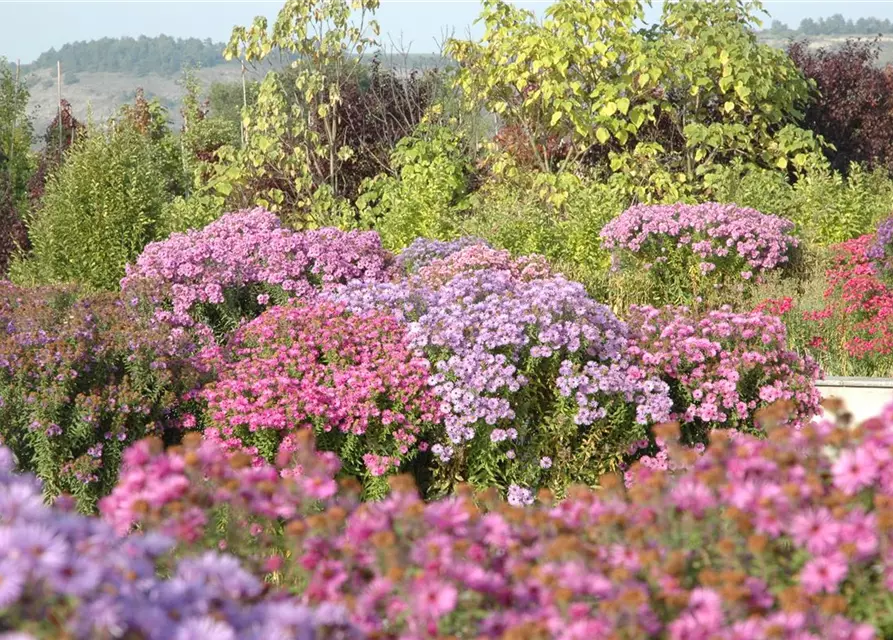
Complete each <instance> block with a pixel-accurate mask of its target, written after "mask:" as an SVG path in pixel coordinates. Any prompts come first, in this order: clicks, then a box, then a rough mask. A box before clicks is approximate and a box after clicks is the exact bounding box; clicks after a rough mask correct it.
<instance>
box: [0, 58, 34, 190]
mask: <svg viewBox="0 0 893 640" xmlns="http://www.w3.org/2000/svg"><path fill="white" fill-rule="evenodd" d="M29 99H30V94H29V92H28V87H27V86H26V85H25V83H23V82H21V81H20V80H19V78H18V77H17V76H16V72H15V69H14V68H13V67H10V65H9V64H8V63H7V62H6V60H5V59H4V58H0V172H2V173H3V174H5V176H4V177H5V179H6V180H5V185H6V188H8V189H11V191H12V196H13V200H14V201H15V202H16V203H21V202H23V200H24V196H25V191H26V190H27V186H28V180H29V178H30V177H31V172H32V171H33V168H34V167H33V164H34V163H33V157H32V155H31V151H30V148H31V141H32V137H33V129H32V125H31V119H30V118H29V117H28V113H27V110H28V100H29Z"/></svg>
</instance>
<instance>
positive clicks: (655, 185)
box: [450, 0, 815, 197]
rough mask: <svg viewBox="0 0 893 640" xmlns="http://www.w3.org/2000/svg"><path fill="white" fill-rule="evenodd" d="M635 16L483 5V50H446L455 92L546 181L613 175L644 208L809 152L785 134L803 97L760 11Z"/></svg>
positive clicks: (561, 5)
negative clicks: (538, 12)
mask: <svg viewBox="0 0 893 640" xmlns="http://www.w3.org/2000/svg"><path fill="white" fill-rule="evenodd" d="M643 8H644V4H643V2H640V1H639V0H558V1H557V2H555V3H554V4H553V5H551V6H550V7H549V8H548V9H547V10H546V13H545V19H544V20H543V21H542V22H541V23H540V22H539V21H537V20H536V19H535V16H534V15H533V14H532V13H531V12H529V11H524V10H520V9H517V8H515V7H514V6H512V5H510V4H508V3H507V2H504V1H503V0H485V3H484V10H483V14H482V17H481V20H482V21H483V22H484V25H485V33H484V37H483V38H482V40H481V41H479V42H472V41H455V40H454V41H452V42H451V43H450V50H451V51H452V53H453V55H454V56H455V57H456V59H457V60H458V62H459V64H460V71H459V73H458V81H457V89H459V90H460V91H461V92H462V93H463V94H464V95H465V96H467V97H468V98H469V99H470V100H473V101H478V102H479V103H480V104H482V105H483V106H484V107H485V108H487V109H489V110H490V111H492V112H494V113H496V114H497V115H498V116H499V118H500V120H501V123H502V125H504V126H506V127H513V128H515V129H516V130H517V131H519V132H520V134H519V137H521V138H522V139H523V140H526V143H527V151H528V152H529V153H530V155H532V156H533V157H535V158H536V164H537V166H538V167H539V169H540V170H541V171H543V172H560V171H563V170H565V169H567V168H568V167H572V166H574V164H575V163H579V162H583V163H584V164H595V165H597V166H600V167H603V168H607V166H609V167H610V169H611V170H612V171H613V172H614V175H615V179H616V180H617V181H626V184H625V186H624V188H625V189H629V190H630V191H631V192H633V193H635V194H637V195H639V196H643V195H644V194H646V193H649V194H652V195H653V194H655V193H658V194H662V196H665V197H678V196H679V195H680V194H681V193H682V192H683V191H684V190H685V189H686V188H687V185H690V184H692V183H693V182H694V181H695V178H696V177H701V176H703V175H704V174H705V173H707V172H709V171H710V170H711V168H712V167H714V166H716V165H717V164H719V163H724V162H727V161H730V160H731V159H733V158H741V159H744V160H746V161H747V162H750V163H755V164H758V165H760V166H777V167H780V168H783V169H785V168H787V167H788V165H789V163H791V162H797V163H802V162H803V161H805V158H806V155H805V154H806V153H807V152H808V151H810V150H812V149H814V148H815V142H814V141H813V140H812V138H811V136H810V135H809V134H808V132H805V131H803V130H800V129H798V128H797V127H794V126H791V123H792V122H795V121H796V120H797V119H798V118H799V117H800V115H801V113H800V111H799V109H798V107H799V105H800V104H801V103H802V102H803V101H804V100H805V99H806V97H807V94H808V85H807V83H806V81H805V80H804V78H803V77H802V76H801V75H800V73H799V72H798V71H797V69H796V67H795V66H794V65H793V64H792V63H791V61H790V60H789V59H788V58H787V56H786V55H785V54H784V52H783V51H778V50H776V49H773V48H771V47H769V46H768V45H763V44H760V43H759V42H758V41H757V38H756V34H755V33H754V32H753V30H752V28H751V24H752V23H753V22H754V21H755V19H756V16H757V14H758V13H759V11H761V5H760V3H759V2H757V1H750V0H716V1H715V2H700V1H698V0H670V1H668V2H666V3H664V10H663V15H662V19H661V22H660V23H659V24H658V25H656V26H654V27H649V28H643V27H641V26H640V22H639V21H640V20H641V19H642V16H643ZM550 141H551V142H550ZM556 142H557V143H558V144H555V143H556ZM550 150H552V151H554V152H552V151H550Z"/></svg>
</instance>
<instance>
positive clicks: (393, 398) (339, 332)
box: [201, 300, 440, 479]
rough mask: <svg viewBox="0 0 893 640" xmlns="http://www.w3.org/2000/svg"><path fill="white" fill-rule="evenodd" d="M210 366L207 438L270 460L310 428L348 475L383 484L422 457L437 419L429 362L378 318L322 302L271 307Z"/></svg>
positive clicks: (396, 327)
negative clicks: (212, 377)
mask: <svg viewBox="0 0 893 640" xmlns="http://www.w3.org/2000/svg"><path fill="white" fill-rule="evenodd" d="M211 364H212V367H213V368H214V369H215V370H216V371H217V379H216V380H215V381H214V382H212V383H210V384H208V385H207V386H206V387H205V388H204V389H202V391H201V397H202V398H204V399H205V400H206V401H207V403H208V415H209V417H210V419H211V420H213V423H214V426H213V427H209V428H207V429H206V430H205V435H206V437H211V438H214V439H217V440H219V441H221V442H222V443H223V444H224V445H226V446H228V447H235V448H236V449H245V450H247V452H248V453H250V454H252V455H254V456H256V457H258V456H261V457H264V458H266V459H267V460H272V459H273V457H274V456H275V454H276V452H277V450H278V448H279V446H280V442H283V438H284V439H285V440H284V442H288V439H289V437H290V436H292V435H293V434H294V433H295V432H296V431H299V430H302V429H312V430H314V431H315V432H316V434H317V437H318V438H319V441H320V445H321V447H322V448H324V449H328V450H332V451H336V452H338V453H339V455H340V456H341V457H342V460H343V464H344V467H345V470H346V471H348V472H350V473H353V474H356V475H358V476H360V477H365V478H367V479H369V478H372V477H380V476H383V475H386V474H388V473H391V472H393V471H395V470H396V469H398V468H400V466H401V464H403V463H404V462H406V461H408V460H411V459H412V458H413V457H414V456H415V454H416V453H417V452H418V451H419V450H420V449H421V450H424V449H425V447H426V445H427V443H426V442H425V441H424V435H425V432H426V431H428V430H430V428H431V426H432V425H433V424H434V423H436V422H438V421H439V417H440V416H439V408H438V401H437V398H436V397H435V396H434V394H433V392H432V390H431V389H430V387H429V386H428V378H429V375H430V373H431V372H430V369H429V364H428V361H427V360H425V359H424V358H422V357H419V356H417V355H415V354H414V353H413V352H412V350H411V349H410V348H409V346H408V343H407V336H406V329H405V327H404V326H403V325H402V324H401V323H399V322H398V321H397V320H396V319H394V318H393V317H391V316H389V315H387V314H385V313H382V312H378V311H370V312H364V313H358V314H350V313H347V312H345V309H344V307H343V306H341V305H337V304H333V303H331V302H327V301H323V300H318V301H314V302H311V303H298V304H296V305H287V306H277V307H273V308H272V309H269V310H268V311H266V312H264V313H263V314H262V315H261V316H259V317H258V318H256V319H255V320H253V321H251V322H250V323H248V324H246V325H245V326H244V327H242V328H241V329H240V330H239V331H237V332H236V333H235V334H234V335H233V336H232V337H231V338H230V340H229V343H228V344H227V346H226V347H225V348H222V349H217V350H216V354H215V356H214V358H213V359H212V361H211ZM360 456H361V457H360Z"/></svg>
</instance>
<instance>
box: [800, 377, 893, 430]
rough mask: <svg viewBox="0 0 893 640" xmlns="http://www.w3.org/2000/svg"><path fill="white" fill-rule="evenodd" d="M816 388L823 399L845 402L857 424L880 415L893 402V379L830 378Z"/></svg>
mask: <svg viewBox="0 0 893 640" xmlns="http://www.w3.org/2000/svg"><path fill="white" fill-rule="evenodd" d="M816 386H818V388H819V391H821V392H822V397H823V398H831V397H837V398H840V399H841V400H843V401H844V403H845V404H846V408H847V410H848V411H849V412H850V413H851V414H853V419H854V420H855V422H856V423H858V422H861V421H862V420H865V419H867V418H871V417H873V416H876V415H878V414H879V413H880V412H881V409H883V407H884V406H885V405H887V404H889V403H890V402H893V378H828V379H826V380H822V381H821V382H820V383H819V384H818V385H816Z"/></svg>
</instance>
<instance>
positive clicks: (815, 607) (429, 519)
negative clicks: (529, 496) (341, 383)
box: [125, 406, 893, 640]
mask: <svg viewBox="0 0 893 640" xmlns="http://www.w3.org/2000/svg"><path fill="white" fill-rule="evenodd" d="M786 421H787V420H786V419H785V418H784V416H783V411H781V412H780V411H779V408H778V407H773V408H771V409H769V410H767V411H765V412H764V415H763V416H762V422H763V424H764V425H765V426H766V428H767V429H768V432H769V434H768V435H769V437H768V438H756V437H754V436H750V435H747V434H743V433H740V432H733V431H716V432H714V433H713V434H712V435H711V443H710V446H708V447H707V449H706V450H705V451H704V452H703V454H701V455H697V454H694V453H693V452H692V451H691V450H690V449H688V448H686V447H681V446H679V444H678V443H679V436H680V433H679V431H678V430H676V429H675V427H674V426H673V425H667V426H665V427H661V428H659V429H658V435H659V437H661V438H662V439H664V440H665V441H666V442H667V443H668V453H669V456H670V458H671V459H672V460H673V461H674V462H675V464H674V467H675V468H677V469H679V471H676V472H675V473H668V472H666V471H657V470H653V469H650V468H648V467H646V466H643V465H639V464H636V465H634V466H633V467H632V469H631V470H630V472H631V474H632V475H633V476H634V477H635V482H634V483H633V484H632V486H631V487H629V488H625V487H624V485H623V483H622V482H620V481H619V479H618V478H617V477H616V476H606V477H604V478H602V481H601V489H600V490H598V491H591V490H588V489H585V488H580V489H577V490H574V491H573V492H571V494H570V495H569V496H568V498H567V499H566V500H563V501H561V502H558V503H555V502H553V500H552V498H551V496H550V495H549V494H548V492H543V493H541V494H540V496H539V498H540V499H539V500H538V501H537V502H536V503H535V504H533V505H532V506H529V507H525V508H518V507H513V506H511V505H509V504H507V503H505V502H503V501H502V500H501V499H499V498H498V497H497V496H496V495H494V494H493V493H492V492H491V493H489V494H480V495H477V496H475V497H472V495H471V493H470V492H469V491H467V490H466V489H462V488H460V491H459V493H458V495H455V496H452V497H449V498H447V499H443V500H439V501H436V502H432V503H428V504H425V503H423V502H422V501H421V499H420V498H419V497H418V495H417V494H416V493H415V491H414V489H413V487H412V484H411V483H409V484H407V483H406V482H404V481H403V480H395V481H394V482H393V483H392V484H393V491H392V493H391V494H390V495H389V496H388V497H387V498H385V499H384V500H382V501H378V502H373V503H357V502H356V500H355V499H354V498H352V497H351V494H350V492H347V493H341V492H339V494H338V495H335V496H328V497H327V496H325V495H321V494H319V493H312V492H310V493H308V492H307V490H306V488H305V489H301V488H299V487H297V486H296V487H294V488H292V489H290V488H288V484H289V483H293V482H297V481H298V480H299V479H298V478H285V479H282V480H280V481H279V483H277V489H276V493H275V494H270V493H262V494H256V493H254V491H253V489H252V487H253V486H254V485H253V484H252V483H250V482H248V483H247V484H246V491H245V493H244V498H245V499H241V498H239V497H237V499H235V500H234V499H232V497H231V496H232V493H231V491H230V492H226V491H225V492H224V493H220V494H218V493H217V491H216V487H218V486H219V485H218V483H220V484H221V485H223V486H229V485H230V484H231V483H230V482H229V481H228V480H229V478H232V477H235V476H236V475H237V474H249V473H256V472H263V470H248V469H247V468H243V470H241V471H238V470H237V471H232V470H225V468H226V466H225V465H221V466H220V467H217V466H216V465H217V464H218V463H215V462H214V461H215V460H222V459H223V458H220V457H219V454H215V453H214V447H215V446H216V445H215V444H214V443H208V442H205V443H201V441H200V440H198V439H196V440H195V442H194V443H190V444H189V445H187V448H186V449H185V450H184V451H183V452H181V453H174V452H168V453H166V454H164V453H161V452H160V451H158V450H155V451H154V452H153V451H152V450H151V449H140V450H139V454H138V456H137V457H136V458H134V462H135V463H136V466H135V467H134V468H133V469H132V471H133V473H137V472H138V471H139V470H141V469H145V470H149V469H154V468H156V467H158V468H162V467H166V468H169V467H170V465H172V464H173V465H174V469H175V477H177V478H178V479H179V478H182V480H180V481H179V486H180V487H182V490H180V491H178V492H174V493H173V495H171V494H166V495H167V496H168V497H167V502H165V499H164V498H161V499H160V500H156V501H153V502H152V507H151V508H149V509H142V510H140V513H141V514H143V516H144V519H143V520H142V522H143V526H144V527H147V528H148V530H150V531H151V530H152V529H153V527H155V526H162V525H163V523H165V522H168V523H169V522H170V517H171V515H172V514H177V513H180V512H181V511H182V506H183V505H186V506H190V505H199V507H200V506H201V505H207V504H209V500H210V503H212V504H216V505H221V504H232V507H233V510H235V511H237V512H239V513H249V514H250V515H251V516H252V517H255V518H257V517H263V516H264V514H265V512H267V511H268V510H269V508H268V506H266V505H269V504H270V501H271V499H273V500H275V499H276V498H275V497H274V496H290V497H289V498H288V499H287V500H285V501H284V502H283V504H284V505H286V506H285V508H284V509H275V510H274V511H275V513H276V514H277V516H279V517H283V518H285V522H284V526H281V527H278V528H276V531H279V532H280V537H278V538H275V539H272V538H269V537H265V536H257V537H256V538H255V540H256V541H260V542H259V543H258V542H255V543H253V544H260V547H259V548H258V547H257V546H254V547H243V548H242V549H243V551H244V552H245V553H246V555H247V556H248V557H250V556H251V555H252V553H253V554H256V555H258V556H264V554H272V555H267V556H265V558H266V559H265V561H264V562H265V564H266V566H271V563H269V562H268V560H269V558H271V557H272V558H275V559H276V562H274V563H272V566H275V568H276V572H277V576H278V579H279V580H280V581H282V583H283V584H285V585H295V586H297V585H300V589H301V593H302V594H303V597H304V598H305V599H306V600H307V601H308V602H309V603H311V604H319V605H330V604H332V603H336V604H341V605H343V606H344V607H346V608H347V609H348V610H349V612H350V614H349V615H350V619H351V620H352V621H353V622H354V624H356V625H357V626H358V627H359V628H360V629H361V630H362V631H363V632H365V633H367V634H371V635H373V636H378V637H405V638H419V639H421V638H432V637H445V636H455V637H470V636H472V635H473V636H474V637H482V638H504V637H506V636H508V637H525V638H544V639H545V638H553V637H563V638H579V639H581V640H582V639H584V638H587V639H588V638H608V637H612V635H617V634H629V635H631V636H632V637H667V638H670V639H679V640H682V639H688V638H700V637H710V638H713V637H715V638H722V639H728V640H737V639H739V638H766V637H774V636H776V635H779V634H780V635H781V637H797V638H827V639H840V640H850V639H857V640H861V639H865V640H868V639H870V638H874V637H886V636H887V635H888V634H889V633H891V632H893V616H891V614H890V611H889V608H888V607H887V606H886V602H887V601H888V599H889V593H890V590H891V587H893V569H891V567H893V537H891V533H890V532H891V530H893V529H891V527H890V526H889V521H890V518H891V517H893V512H891V509H890V505H891V504H893V406H890V407H888V408H887V409H886V410H885V411H884V412H883V413H882V415H880V416H878V417H876V418H874V419H872V420H870V421H867V422H866V423H864V424H863V425H861V426H859V427H858V428H856V429H854V430H850V431H844V430H842V429H841V428H840V426H839V425H837V424H835V423H834V422H831V421H821V422H819V423H814V424H808V425H804V426H803V427H802V428H801V429H799V430H798V429H791V428H788V427H785V426H779V425H780V424H781V423H783V422H786ZM307 446H308V448H309V443H307ZM195 447H198V448H197V449H196V448H195ZM305 450H306V449H305ZM177 460H179V461H180V462H179V463H177V462H176V461H177ZM159 465H161V466H159ZM215 468H221V469H224V471H223V472H221V473H217V472H214V471H213V469H215ZM155 475H156V474H154V473H153V474H152V476H153V477H154V476H155ZM275 475H276V472H275V470H273V471H272V474H271V475H270V477H275ZM204 478H209V479H210V482H209V483H208V481H207V480H205V479H204ZM128 482H129V481H125V484H127V483H128ZM203 483H204V486H203ZM147 486H148V485H147ZM258 486H261V485H258ZM302 492H303V494H302ZM301 495H303V496H304V497H303V499H302V498H301V497H300V496H301ZM201 496H206V497H205V498H202V497H201ZM317 498H321V499H322V501H323V503H324V505H323V508H322V510H321V511H316V512H315V513H313V514H312V515H308V512H306V511H301V508H302V507H303V506H304V505H308V504H310V503H312V502H313V501H314V500H315V499H317ZM308 501H309V502H308ZM295 503H296V504H297V505H298V508H295V507H294V504H295ZM166 505H167V506H166ZM178 505H179V506H178ZM252 505H254V506H252ZM175 506H176V507H177V508H176V509H174V508H173V507H175ZM165 509H167V511H165ZM159 518H160V519H159ZM239 530H242V531H243V532H244V528H236V527H234V528H233V529H232V531H234V532H238V531H239ZM213 531H214V533H213V534H212V535H215V536H217V535H219V534H218V533H217V532H218V531H220V529H219V528H214V529H213ZM242 535H243V537H244V533H242ZM225 541H226V539H224V540H221V541H220V542H225ZM186 542H188V541H186ZM252 549H254V551H252ZM282 549H291V550H292V553H293V554H294V555H293V556H292V558H293V560H290V561H289V560H284V558H283V556H282Z"/></svg>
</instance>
